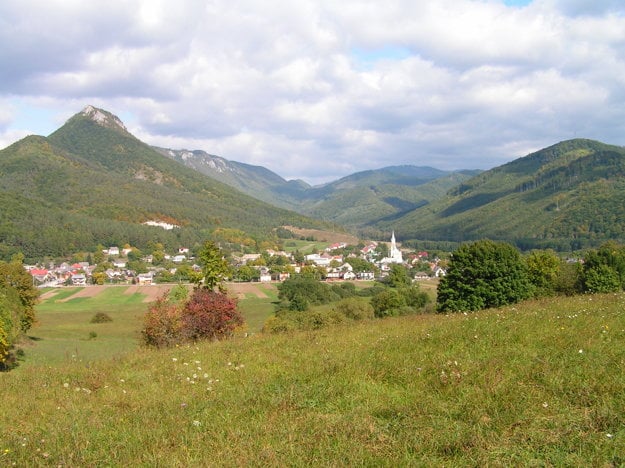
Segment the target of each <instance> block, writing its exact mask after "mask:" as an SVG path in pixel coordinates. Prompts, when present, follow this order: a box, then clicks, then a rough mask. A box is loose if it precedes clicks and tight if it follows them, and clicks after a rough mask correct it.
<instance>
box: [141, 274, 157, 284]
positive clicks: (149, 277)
mask: <svg viewBox="0 0 625 468" xmlns="http://www.w3.org/2000/svg"><path fill="white" fill-rule="evenodd" d="M153 281H154V275H153V274H152V273H139V274H138V275H137V284H138V285H140V286H150V285H152V282H153Z"/></svg>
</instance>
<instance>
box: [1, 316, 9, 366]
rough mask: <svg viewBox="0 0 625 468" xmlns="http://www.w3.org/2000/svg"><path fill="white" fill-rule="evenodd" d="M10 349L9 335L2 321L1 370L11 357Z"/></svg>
mask: <svg viewBox="0 0 625 468" xmlns="http://www.w3.org/2000/svg"><path fill="white" fill-rule="evenodd" d="M9 349H11V345H10V344H9V337H8V335H7V332H6V331H4V327H3V326H2V323H0V370H2V369H4V365H5V362H6V361H7V359H8V358H9Z"/></svg>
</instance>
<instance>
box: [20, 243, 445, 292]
mask: <svg viewBox="0 0 625 468" xmlns="http://www.w3.org/2000/svg"><path fill="white" fill-rule="evenodd" d="M404 256H405V257H406V259H404ZM82 257H84V256H82ZM225 259H226V260H227V261H228V262H229V264H230V267H231V276H230V278H228V279H229V280H230V281H235V282H261V283H267V282H282V281H285V280H286V279H288V278H289V277H290V276H291V275H293V274H298V273H303V272H309V273H311V274H313V275H314V276H315V277H316V278H318V279H320V280H325V281H353V280H368V281H372V280H375V279H381V278H384V277H385V276H386V275H387V274H388V271H389V270H390V268H391V265H393V264H400V265H404V266H405V267H406V268H407V269H408V270H409V271H410V274H411V277H412V278H413V279H414V280H415V281H419V280H428V279H431V278H436V277H441V276H444V275H445V268H444V266H445V264H446V262H445V261H444V260H441V259H440V258H438V257H436V256H435V257H433V258H431V257H430V255H429V254H428V252H425V251H421V252H406V251H403V250H401V249H400V248H399V247H398V246H397V243H396V240H395V234H394V233H393V234H392V235H391V240H390V243H384V242H375V241H371V242H369V243H367V244H366V245H364V247H362V248H358V247H357V246H350V245H347V244H346V243H344V242H337V243H333V244H331V245H328V246H327V247H326V248H325V249H324V250H323V251H321V252H315V253H309V254H306V255H304V254H302V253H300V252H299V251H294V252H286V251H285V250H280V251H276V250H271V249H268V250H265V251H264V252H262V253H247V254H242V255H236V254H231V255H228V256H226V257H225ZM195 260H196V259H195V257H194V255H193V253H192V252H191V250H190V249H189V248H187V247H180V248H178V250H177V251H175V252H173V253H166V252H164V251H163V252H161V251H159V252H156V253H155V254H150V255H143V256H140V257H137V250H136V249H133V248H132V247H130V246H129V245H126V246H124V247H122V248H120V247H117V246H111V247H109V248H106V249H102V250H101V254H95V255H87V257H86V258H85V259H84V260H82V261H75V262H61V263H59V264H58V265H57V264H55V263H54V262H49V263H47V264H36V265H25V268H26V269H27V270H28V272H29V273H30V274H31V276H32V278H33V284H34V285H35V286H37V287H40V288H42V287H57V286H87V285H102V284H136V285H140V286H149V285H152V284H157V283H178V282H193V279H194V278H197V275H198V273H199V272H200V271H201V266H200V265H198V264H197V263H196V261H195Z"/></svg>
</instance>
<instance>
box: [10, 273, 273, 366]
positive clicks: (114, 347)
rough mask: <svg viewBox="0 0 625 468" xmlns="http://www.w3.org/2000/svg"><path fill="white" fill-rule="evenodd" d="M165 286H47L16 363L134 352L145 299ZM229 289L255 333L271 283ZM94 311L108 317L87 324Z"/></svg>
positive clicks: (269, 307)
mask: <svg viewBox="0 0 625 468" xmlns="http://www.w3.org/2000/svg"><path fill="white" fill-rule="evenodd" d="M170 287H171V286H168V285H162V286H158V287H145V288H143V289H137V291H136V292H133V291H134V290H132V289H130V288H131V287H130V286H109V287H101V288H96V287H87V288H80V287H78V288H62V289H56V290H46V291H45V293H44V295H43V296H42V300H41V302H40V303H39V304H38V305H37V309H36V314H37V324H36V325H35V326H34V327H33V328H32V329H31V330H30V331H29V336H30V340H29V342H28V343H26V344H25V346H24V349H25V358H24V359H23V360H22V363H21V367H25V366H26V367H27V366H31V365H46V364H47V365H56V364H58V363H62V362H70V361H76V362H82V363H88V362H93V361H95V360H100V359H103V358H111V357H119V356H123V355H124V354H127V353H129V352H132V351H134V350H136V349H137V346H138V345H139V340H140V330H141V327H142V320H143V316H144V314H145V312H146V311H147V308H148V302H150V299H153V298H154V297H155V296H157V295H158V294H161V293H162V292H164V291H167V290H168V289H169V288H170ZM231 288H232V290H233V293H234V294H236V295H237V296H238V298H239V308H240V310H241V312H242V314H243V316H244V317H245V321H246V327H245V332H247V333H256V332H258V331H260V330H261V328H262V326H263V323H264V322H265V320H266V319H267V317H269V315H271V313H272V312H273V309H274V305H273V302H274V301H275V300H276V299H277V291H276V287H275V285H273V284H262V285H261V284H255V285H232V286H231ZM129 292H130V294H129ZM261 296H262V297H261ZM98 312H103V313H106V314H107V315H108V316H109V317H110V318H111V319H112V321H111V322H106V323H91V319H92V318H93V316H94V315H95V314H97V313H98ZM94 334H95V335H94Z"/></svg>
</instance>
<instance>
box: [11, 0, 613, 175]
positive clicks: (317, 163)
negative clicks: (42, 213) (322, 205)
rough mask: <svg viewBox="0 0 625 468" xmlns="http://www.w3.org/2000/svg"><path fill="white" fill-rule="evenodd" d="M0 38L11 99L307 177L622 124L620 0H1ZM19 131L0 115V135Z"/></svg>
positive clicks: (504, 151) (464, 162) (605, 135)
mask: <svg viewBox="0 0 625 468" xmlns="http://www.w3.org/2000/svg"><path fill="white" fill-rule="evenodd" d="M0 43H2V44H3V45H5V46H4V47H2V48H0V99H2V100H3V101H4V102H23V101H24V100H29V102H39V103H40V105H41V106H43V107H44V108H45V109H48V110H50V109H55V111H54V115H56V116H58V115H63V116H64V117H65V118H67V117H69V116H70V115H71V114H73V113H75V112H78V111H79V110H80V109H81V108H82V107H84V105H86V104H88V103H90V104H94V105H97V106H100V107H104V108H106V109H108V110H110V111H112V112H114V113H117V114H121V115H128V116H130V117H131V119H132V122H126V123H127V125H128V127H129V128H130V129H132V130H133V131H134V132H135V133H136V134H137V136H139V137H140V138H142V139H143V140H144V141H146V142H148V143H152V144H157V145H161V146H170V147H175V148H182V147H185V148H188V149H196V148H197V149H203V150H205V151H207V152H210V153H213V154H219V155H221V156H223V157H226V158H228V159H233V160H238V161H242V162H248V163H251V164H259V165H264V166H266V167H268V168H269V169H272V170H274V171H276V172H277V173H279V174H280V175H282V176H285V177H301V178H304V179H307V180H310V181H313V180H314V181H320V180H327V179H331V178H335V177H339V176H343V175H346V174H347V173H349V172H353V171H355V170H363V169H369V168H375V167H382V166H384V165H391V164H416V165H433V166H437V167H441V168H443V169H452V168H467V167H481V168H487V167H491V166H494V165H497V164H501V163H503V162H506V161H509V160H511V159H513V158H515V157H518V156H521V155H523V154H525V152H526V151H529V150H535V149H538V148H540V147H542V146H547V145H550V144H553V143H555V142H556V141H559V140H563V139H566V138H571V137H574V136H580V137H582V136H583V137H590V138H596V139H600V140H603V141H606V142H609V143H616V144H623V143H624V140H625V137H623V135H624V134H625V132H624V131H623V130H625V128H624V127H625V124H623V123H622V122H625V105H624V102H623V101H624V99H625V91H624V90H625V86H624V85H625V47H624V45H625V10H624V9H623V7H622V6H621V2H617V1H597V2H592V5H591V4H589V3H588V2H582V1H564V0H534V1H533V2H532V3H530V4H529V5H527V6H521V7H507V6H505V5H504V4H503V3H502V2H500V1H498V0H423V1H419V2H414V1H411V0H391V1H388V2H384V3H380V2H377V1H373V0H349V1H348V0H346V1H344V2H335V1H331V0H314V1H313V0H301V1H298V2H290V1H286V0H270V1H263V2H260V1H258V0H256V1H255V0H230V1H227V2H226V1H225V0H211V1H200V0H188V1H185V2H169V1H166V0H159V1H155V0H141V1H139V0H136V1H133V2H127V1H122V0H107V1H103V0H94V1H90V2H77V1H70V2H68V1H60V0H56V1H51V0H50V1H46V2H43V1H40V0H23V1H17V0H7V1H5V2H2V3H1V4H0ZM7 45H8V46H7ZM16 105H17V106H18V107H19V104H16ZM5 114H6V112H5ZM3 128H4V130H2V129H3ZM23 130H25V129H23V128H22V129H19V128H17V127H15V124H14V123H12V120H11V117H10V116H9V117H7V116H6V115H0V131H3V132H4V133H3V135H4V136H3V137H2V139H0V143H3V142H6V140H7V138H10V136H9V135H21V133H20V132H22V131H23Z"/></svg>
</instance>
